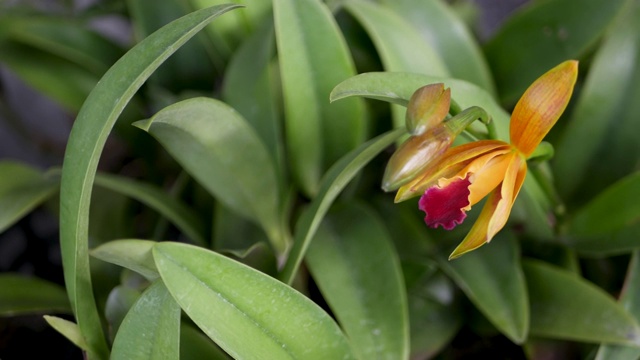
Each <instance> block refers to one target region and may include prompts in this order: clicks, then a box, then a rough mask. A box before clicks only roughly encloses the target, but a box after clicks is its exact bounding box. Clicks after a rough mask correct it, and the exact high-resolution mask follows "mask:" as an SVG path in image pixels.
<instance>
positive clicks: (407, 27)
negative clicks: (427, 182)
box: [334, 0, 449, 128]
mask: <svg viewBox="0 0 640 360" xmlns="http://www.w3.org/2000/svg"><path fill="white" fill-rule="evenodd" d="M345 8H346V9H347V10H348V11H349V13H350V14H351V15H352V16H353V17H355V18H356V19H357V20H358V21H359V22H360V24H361V25H362V27H364V28H365V30H366V31H367V33H368V34H369V37H370V38H371V40H372V41H373V43H374V45H375V47H376V50H377V51H378V55H379V56H380V59H381V60H382V64H383V66H384V68H385V70H386V71H407V72H413V73H418V74H424V75H431V76H443V77H444V76H448V75H449V73H448V71H447V68H446V66H445V64H444V62H443V61H442V59H441V58H440V56H439V55H438V53H437V52H436V51H435V50H434V49H433V48H432V47H431V45H430V44H429V43H427V42H426V41H425V40H424V38H423V37H422V36H421V35H420V33H419V32H418V30H417V29H416V28H415V27H414V26H412V24H410V23H409V22H407V21H406V20H405V19H403V18H402V17H400V16H399V15H398V14H396V13H395V12H393V11H391V10H390V9H388V8H385V7H383V6H381V5H378V4H375V3H372V2H366V1H360V0H349V1H348V2H346V4H345ZM334 85H335V84H334ZM423 85H424V84H423ZM418 87H419V86H418ZM418 87H416V88H415V89H413V91H415V90H416V89H417V88H418ZM413 91H412V93H413ZM391 109H392V114H393V124H394V127H396V128H400V127H403V126H404V123H405V109H402V108H399V107H397V106H392V108H391Z"/></svg>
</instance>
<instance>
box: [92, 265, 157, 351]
mask: <svg viewBox="0 0 640 360" xmlns="http://www.w3.org/2000/svg"><path fill="white" fill-rule="evenodd" d="M152 261H153V260H152ZM154 266H155V265H154ZM140 295H141V292H140V291H138V290H136V289H132V288H130V287H128V286H123V285H118V286H116V287H114V288H113V289H112V290H111V292H110V293H109V296H108V297H107V302H106V303H105V306H104V317H105V319H106V320H107V324H108V325H109V326H108V328H109V338H110V339H111V341H112V342H113V339H115V337H116V334H117V333H118V329H119V328H120V325H121V324H122V321H123V320H124V318H125V316H126V315H127V313H128V312H129V309H131V307H133V304H135V303H136V301H137V300H138V298H139V297H140Z"/></svg>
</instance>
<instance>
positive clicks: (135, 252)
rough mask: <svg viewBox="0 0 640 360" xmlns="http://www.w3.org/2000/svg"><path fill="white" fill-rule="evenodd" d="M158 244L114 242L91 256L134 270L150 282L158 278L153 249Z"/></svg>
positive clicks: (104, 245)
mask: <svg viewBox="0 0 640 360" xmlns="http://www.w3.org/2000/svg"><path fill="white" fill-rule="evenodd" d="M155 244H156V242H155V241H150V240H136V239H126V240H114V241H109V242H108V243H106V244H103V245H100V246H98V247H97V248H95V249H93V250H91V256H93V257H95V258H97V259H100V260H102V261H106V262H108V263H111V264H116V265H119V266H122V267H125V268H127V269H129V270H133V271H135V272H137V273H138V274H140V275H142V276H144V277H145V278H147V279H148V280H154V279H156V278H158V269H156V265H155V263H154V262H153V255H152V254H151V249H152V248H153V246H154V245H155Z"/></svg>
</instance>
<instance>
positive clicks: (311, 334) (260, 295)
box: [153, 242, 353, 360]
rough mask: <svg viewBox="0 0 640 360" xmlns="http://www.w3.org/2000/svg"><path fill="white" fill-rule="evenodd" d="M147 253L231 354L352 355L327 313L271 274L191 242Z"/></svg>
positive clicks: (169, 285)
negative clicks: (190, 243)
mask: <svg viewBox="0 0 640 360" xmlns="http://www.w3.org/2000/svg"><path fill="white" fill-rule="evenodd" d="M153 256H154V259H155V261H156V265H157V267H158V270H159V271H160V276H161V277H162V280H163V281H164V283H165V284H166V285H167V288H168V289H169V291H170V292H171V294H172V295H173V296H174V298H175V299H176V301H177V302H178V303H179V304H180V306H181V307H182V309H183V310H184V311H185V312H186V313H187V315H189V317H190V318H191V320H193V321H194V322H195V323H196V324H197V325H198V326H199V327H200V328H201V329H202V330H203V331H204V332H205V334H207V335H208V336H209V337H210V338H211V339H213V340H214V341H215V342H216V343H217V344H218V345H220V347H222V348H223V349H224V350H225V351H226V352H227V353H229V354H230V355H231V356H232V357H234V358H239V359H259V358H264V359H305V360H306V359H309V360H313V359H352V358H353V356H352V355H351V350H350V348H349V345H348V343H347V340H346V338H345V337H344V335H343V334H342V332H341V331H340V328H339V327H338V326H337V324H336V323H335V322H334V321H333V320H332V319H331V317H330V316H329V315H328V314H327V313H325V312H324V311H323V310H322V309H321V308H320V307H319V306H318V305H316V304H315V303H313V302H312V301H311V300H309V299H308V298H306V297H305V296H304V295H302V294H300V293H298V292H297V291H295V290H294V289H292V288H291V287H289V286H287V285H285V284H283V283H281V282H279V281H277V280H276V279H274V278H271V277H269V276H267V275H265V274H263V273H261V272H258V271H256V270H254V269H252V268H250V267H247V266H245V265H242V264H240V263H238V262H236V261H234V260H231V259H229V258H227V257H224V256H222V255H220V254H217V253H214V252H212V251H209V250H206V249H202V248H197V247H194V246H191V245H185V244H179V243H168V242H165V243H159V244H157V245H156V246H155V247H154V249H153Z"/></svg>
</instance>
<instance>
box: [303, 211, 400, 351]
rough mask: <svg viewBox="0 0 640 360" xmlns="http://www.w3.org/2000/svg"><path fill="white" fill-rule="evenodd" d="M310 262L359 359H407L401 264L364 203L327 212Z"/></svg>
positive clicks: (377, 222)
mask: <svg viewBox="0 0 640 360" xmlns="http://www.w3.org/2000/svg"><path fill="white" fill-rule="evenodd" d="M306 260H307V266H308V267H309V270H310V271H311V275H312V276H313V279H314V280H315V281H316V283H317V284H318V287H319V288H320V291H321V292H322V294H323V297H324V299H325V300H326V301H327V303H328V304H329V306H330V307H331V310H333V313H334V314H335V316H336V318H337V319H338V321H339V322H340V325H341V326H342V328H344V331H345V333H346V334H347V336H348V337H349V339H350V342H351V345H352V348H353V349H354V352H355V354H356V357H357V358H358V359H406V358H408V356H409V319H408V310H407V298H406V292H405V288H404V283H403V278H402V270H401V268H400V262H399V260H398V256H397V254H396V252H395V249H394V248H393V245H392V243H391V239H390V237H389V234H388V233H387V229H385V228H384V225H383V223H382V222H381V220H380V219H378V218H377V217H376V216H375V215H374V214H373V213H372V212H371V210H369V209H368V208H367V207H366V206H364V205H361V204H354V203H349V204H348V205H346V204H345V205H344V206H341V207H339V208H338V209H336V211H333V212H331V213H329V215H328V216H327V217H326V218H325V219H324V221H323V222H322V225H321V226H320V228H319V229H318V233H317V234H316V236H315V237H314V241H313V243H311V246H309V251H308V253H307V257H306Z"/></svg>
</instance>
